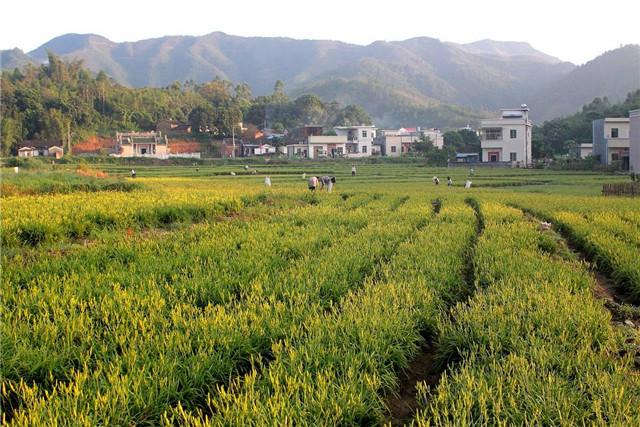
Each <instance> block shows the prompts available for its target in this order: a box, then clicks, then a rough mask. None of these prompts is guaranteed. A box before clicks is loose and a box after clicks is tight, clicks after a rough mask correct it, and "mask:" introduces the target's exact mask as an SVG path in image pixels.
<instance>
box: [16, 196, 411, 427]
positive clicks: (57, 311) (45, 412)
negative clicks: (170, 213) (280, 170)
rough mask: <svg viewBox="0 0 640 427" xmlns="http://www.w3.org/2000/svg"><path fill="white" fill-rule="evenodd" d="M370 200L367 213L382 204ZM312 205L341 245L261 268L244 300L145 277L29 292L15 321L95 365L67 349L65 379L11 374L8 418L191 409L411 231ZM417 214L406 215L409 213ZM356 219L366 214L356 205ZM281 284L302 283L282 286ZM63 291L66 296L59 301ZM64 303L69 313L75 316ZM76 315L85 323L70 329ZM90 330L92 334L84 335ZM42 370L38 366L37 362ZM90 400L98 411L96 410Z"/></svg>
mask: <svg viewBox="0 0 640 427" xmlns="http://www.w3.org/2000/svg"><path fill="white" fill-rule="evenodd" d="M379 206H380V207H383V208H384V210H388V206H389V202H388V201H385V200H381V201H380V203H379ZM368 208H369V209H367V211H368V214H369V215H371V216H372V217H373V218H376V217H378V216H380V215H379V214H380V213H382V211H380V210H379V209H375V208H374V209H371V208H372V206H368ZM315 209H316V210H317V211H316V212H310V213H309V215H312V214H315V218H317V219H318V221H319V222H320V223H323V224H324V229H325V230H327V231H328V232H329V233H331V238H330V241H331V242H332V243H337V244H333V245H330V246H329V247H327V248H325V249H319V250H318V251H311V252H310V253H309V254H308V255H307V254H306V253H305V255H304V256H303V258H302V259H300V260H292V261H295V262H292V263H291V265H289V266H287V267H286V268H284V269H281V271H282V272H281V273H274V274H272V275H271V274H268V275H266V276H264V277H265V278H272V279H273V282H271V281H269V282H264V281H261V280H258V279H257V278H258V277H261V274H258V275H256V280H253V281H251V284H250V285H249V286H248V289H246V290H243V298H242V299H241V300H237V301H231V302H229V303H227V304H225V305H216V306H214V305H206V306H204V307H199V306H196V305H193V304H190V303H188V302H185V301H184V300H181V299H180V298H176V294H175V293H174V292H175V291H174V290H175V288H174V287H173V286H171V285H167V284H163V283H159V282H158V281H157V280H156V279H155V278H153V277H149V278H148V279H146V280H144V281H142V282H141V283H139V284H138V286H134V287H132V288H131V289H129V288H124V287H122V286H119V285H118V284H113V286H112V287H111V289H106V291H107V292H104V293H103V294H102V295H99V296H91V297H89V298H86V299H80V298H78V297H77V295H78V293H80V294H82V292H84V293H85V294H86V293H89V294H90V295H91V291H90V290H88V289H83V288H82V287H81V283H80V282H78V286H76V287H75V289H74V287H67V286H53V287H52V288H50V290H49V291H47V292H46V294H44V295H43V294H37V295H34V297H33V298H31V301H33V302H34V303H35V304H36V305H35V306H33V305H31V306H30V305H29V304H21V306H22V307H21V308H20V310H19V311H18V313H23V315H24V316H27V317H22V318H21V320H20V321H19V322H16V323H17V324H20V322H23V323H25V324H30V323H32V324H34V325H35V326H36V327H37V328H38V334H39V336H41V337H43V338H44V339H46V340H48V341H49V342H54V341H56V340H59V339H60V337H61V336H62V337H65V338H64V340H62V342H63V343H67V345H68V346H71V347H73V345H75V344H77V343H81V344H82V345H84V346H85V348H82V349H81V350H82V354H83V357H85V358H86V357H92V360H95V363H94V364H92V365H91V366H88V365H87V364H86V363H83V362H81V361H78V360H76V359H73V358H72V359H71V360H70V362H71V363H69V364H68V365H67V368H68V371H66V373H65V375H64V377H63V378H60V379H57V378H55V377H54V378H52V380H51V383H50V384H44V385H42V384H40V385H39V384H37V383H36V384H33V383H32V382H30V381H29V380H28V379H27V378H21V379H20V381H15V380H14V381H7V382H6V383H5V388H6V389H8V390H9V391H8V392H6V393H5V398H6V399H7V400H11V397H12V396H13V397H14V400H17V401H19V402H20V404H18V405H16V408H14V411H12V412H11V413H12V415H13V416H14V418H13V419H14V422H16V423H17V424H21V423H28V424H38V423H45V424H49V423H51V422H55V421H56V420H57V421H62V420H64V419H68V418H69V417H72V416H73V417H76V415H75V414H76V413H77V414H78V415H77V417H78V419H81V420H84V421H83V422H86V423H88V424H95V423H115V424H131V423H145V422H148V423H151V424H157V423H158V422H159V420H160V415H161V414H162V413H163V412H164V411H165V410H166V409H167V408H168V407H169V406H171V405H177V404H178V402H182V404H184V405H187V406H188V407H198V406H199V405H202V404H204V399H205V398H206V392H207V391H208V390H210V389H211V387H212V386H213V385H215V384H217V383H218V384H224V383H226V382H227V381H228V379H229V378H230V377H233V376H234V375H237V374H239V373H242V372H243V371H246V370H247V369H248V368H249V367H250V366H251V363H252V360H254V359H255V360H257V359H260V358H265V357H266V358H269V357H270V352H271V347H272V344H273V343H274V342H275V341H277V340H281V339H284V338H285V337H296V336H300V335H301V334H304V331H305V323H304V322H305V319H307V318H308V317H309V315H310V314H311V313H317V312H319V311H322V310H323V307H327V306H329V305H330V304H331V303H330V301H331V300H332V298H340V293H344V292H346V291H347V290H348V289H349V288H350V287H353V286H358V284H360V283H361V282H362V280H363V278H364V276H365V275H366V274H369V273H370V272H371V271H372V270H373V269H375V266H376V265H377V263H378V262H379V260H380V259H381V258H383V257H385V256H388V255H389V254H390V252H391V251H392V250H393V247H395V244H397V243H395V244H394V243H393V242H394V241H395V242H399V241H400V240H402V239H403V236H406V235H407V234H408V233H409V230H410V229H411V225H409V224H403V225H401V226H394V222H395V220H397V218H386V217H382V218H384V220H382V221H378V222H377V225H378V227H373V226H371V227H367V228H365V229H364V230H362V231H361V232H356V233H355V234H354V235H353V236H351V237H347V238H340V236H338V235H336V234H335V233H336V232H339V231H340V230H339V229H340V227H336V226H335V221H334V220H333V219H332V215H333V214H336V212H335V211H334V212H327V211H324V210H322V209H320V208H317V207H316V208H315ZM362 211H364V210H362ZM342 215H345V213H343V214H342ZM398 215H400V214H398ZM419 220H420V219H419V218H418V219H412V221H413V223H415V222H417V221H419ZM356 222H357V223H358V224H364V222H363V221H361V216H359V215H358V216H357V218H356ZM380 226H382V227H380ZM248 227H249V228H250V227H251V224H249V225H248ZM259 231H260V230H257V232H259ZM291 231H293V232H294V233H295V234H294V236H296V237H297V238H298V239H300V241H302V242H307V244H309V243H310V240H309V238H310V237H311V236H305V235H304V234H303V233H299V230H297V229H296V228H295V227H292V229H291ZM344 231H346V230H344ZM352 231H355V230H352ZM298 233H299V234H298ZM343 233H344V232H343ZM259 237H260V235H259V234H256V238H259ZM372 242H373V243H372ZM307 247H309V248H312V246H307ZM82 282H83V283H85V284H86V282H84V281H82ZM280 282H287V283H291V284H294V283H296V284H298V286H297V288H295V289H283V288H281V287H280V285H279V283H280ZM31 289H35V288H31ZM65 289H67V291H66V292H65ZM60 291H62V292H63V293H62V296H61V297H60V298H59V300H56V299H55V295H56V294H58V293H59V292H60ZM32 292H33V290H32ZM49 301H51V302H49ZM56 301H58V303H56ZM27 307H29V308H27ZM9 309H15V308H14V307H9ZM25 309H26V311H25ZM32 310H33V311H32ZM68 311H73V316H72V317H73V318H69V316H68V315H67V314H66V313H67V312H68ZM74 325H76V326H80V327H78V328H75V329H74ZM83 325H84V326H83ZM85 326H86V327H85ZM86 334H88V336H89V337H92V338H89V339H87V340H86V341H85V339H84V337H85V335H86ZM92 334H93V335H92ZM12 336H13V337H16V336H15V335H12ZM37 342H39V341H38V340H36V341H35V342H33V343H31V342H27V343H26V345H27V346H28V345H29V344H31V345H33V344H36V343H37ZM75 350H78V349H75ZM70 353H72V354H73V353H74V352H73V351H71V352H70ZM42 356H44V351H43V352H35V353H34V354H33V355H32V360H31V362H33V361H34V360H38V359H40V358H41V357H42ZM52 358H53V356H49V357H48V358H44V360H49V361H51V359H52ZM54 362H55V360H54ZM26 364H27V366H30V365H31V363H30V362H29V361H27V362H26ZM46 369H47V366H44V367H42V372H43V373H46V372H47V370H46ZM74 390H81V394H80V395H78V394H76V393H74ZM45 392H46V393H45ZM96 407H101V410H100V411H99V412H96V411H95V408H96ZM71 408H75V409H73V411H75V412H74V414H72V413H71V412H69V411H71V410H72V409H71Z"/></svg>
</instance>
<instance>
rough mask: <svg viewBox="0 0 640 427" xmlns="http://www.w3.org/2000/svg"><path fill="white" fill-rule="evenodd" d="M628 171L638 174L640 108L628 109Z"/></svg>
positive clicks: (639, 164)
mask: <svg viewBox="0 0 640 427" xmlns="http://www.w3.org/2000/svg"><path fill="white" fill-rule="evenodd" d="M629 172H632V173H635V174H636V175H637V174H640V110H632V111H629Z"/></svg>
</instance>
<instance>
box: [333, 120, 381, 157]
mask: <svg viewBox="0 0 640 427" xmlns="http://www.w3.org/2000/svg"><path fill="white" fill-rule="evenodd" d="M333 130H334V131H335V132H336V135H338V136H342V137H346V138H347V145H346V152H345V155H346V156H347V157H369V156H371V154H372V149H373V140H374V139H375V138H376V131H377V129H376V127H375V126H364V125H363V126H336V127H334V128H333Z"/></svg>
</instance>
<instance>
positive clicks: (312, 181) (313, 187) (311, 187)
mask: <svg viewBox="0 0 640 427" xmlns="http://www.w3.org/2000/svg"><path fill="white" fill-rule="evenodd" d="M317 186H318V177H317V176H312V177H311V178H309V190H311V192H314V191H316V187H317Z"/></svg>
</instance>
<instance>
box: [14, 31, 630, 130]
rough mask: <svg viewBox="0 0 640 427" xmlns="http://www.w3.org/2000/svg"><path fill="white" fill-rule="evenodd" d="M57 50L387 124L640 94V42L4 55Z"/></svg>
mask: <svg viewBox="0 0 640 427" xmlns="http://www.w3.org/2000/svg"><path fill="white" fill-rule="evenodd" d="M48 52H52V53H55V54H56V55H58V56H61V57H63V58H66V59H81V60H82V61H83V62H84V65H85V66H86V67H88V68H89V69H91V70H93V71H96V72H97V71H98V70H104V71H105V72H106V73H107V74H108V75H110V76H111V77H113V78H114V79H115V80H116V81H118V82H120V83H121V84H124V85H127V86H133V87H142V86H167V85H169V84H171V83H173V82H174V81H186V80H194V81H196V82H204V81H209V80H211V79H213V78H215V77H219V78H223V79H228V80H231V81H233V82H236V83H239V82H246V83H248V84H249V85H250V86H251V88H252V90H253V91H254V95H263V94H268V93H271V91H272V90H273V86H274V83H275V81H276V80H282V81H283V82H284V83H285V87H286V88H287V92H288V93H289V94H290V95H292V96H297V95H300V94H303V93H313V94H316V95H318V96H320V97H321V98H323V99H325V100H337V101H338V102H341V103H344V104H348V103H357V104H359V105H361V106H363V107H364V108H365V109H366V110H367V111H368V112H369V113H370V114H371V115H372V117H374V119H375V120H376V123H378V124H381V125H425V124H428V125H434V126H442V127H444V126H453V125H463V124H465V122H466V121H476V120H477V119H479V118H481V117H485V116H488V115H491V114H493V113H492V112H493V111H496V110H498V109H499V108H505V107H513V106H517V105H520V104H522V103H526V104H528V105H529V106H530V107H531V117H532V118H533V119H534V120H535V121H537V122H541V121H542V120H546V119H550V118H554V117H557V116H561V115H568V114H571V113H573V112H575V111H576V110H578V109H579V108H580V107H581V106H582V105H584V104H586V103H588V102H590V101H591V100H592V99H593V98H594V97H596V96H601V97H603V96H607V97H609V99H610V100H611V101H619V100H621V99H623V98H624V97H625V96H626V94H627V93H628V92H631V91H632V90H635V89H638V88H640V45H627V46H623V47H621V48H619V49H615V50H612V51H609V52H605V53H604V54H602V55H601V56H599V57H597V58H595V59H593V60H592V61H589V62H587V63H586V64H584V65H581V66H576V65H574V64H572V63H570V62H565V61H562V60H560V59H558V58H555V57H553V56H550V55H547V54H545V53H543V52H540V51H538V50H536V49H534V48H533V47H532V46H531V45H529V44H528V43H525V42H501V41H494V40H481V41H478V42H474V43H468V44H457V43H450V42H443V41H440V40H438V39H434V38H428V37H419V38H412V39H408V40H404V41H394V42H385V41H377V42H374V43H371V44H369V45H366V46H361V45H355V44H349V43H343V42H339V41H328V40H296V39H290V38H280V37H238V36H232V35H228V34H225V33H221V32H214V33H211V34H207V35H204V36H197V37H196V36H166V37H160V38H154V39H147V40H140V41H136V42H124V43H116V42H113V41H111V40H109V39H107V38H105V37H102V36H99V35H95V34H66V35H62V36H60V37H56V38H54V39H52V40H50V41H48V42H47V43H45V44H43V45H42V46H40V47H38V48H37V49H35V50H33V51H31V52H28V53H24V52H23V51H21V50H20V49H17V48H16V49H12V50H5V51H2V52H1V61H2V62H1V66H2V69H12V68H14V67H22V66H25V64H28V63H32V64H39V63H43V62H46V60H47V53H48Z"/></svg>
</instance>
